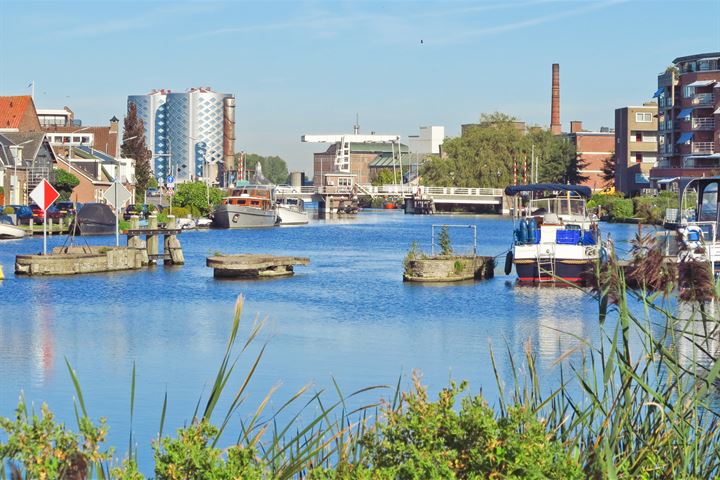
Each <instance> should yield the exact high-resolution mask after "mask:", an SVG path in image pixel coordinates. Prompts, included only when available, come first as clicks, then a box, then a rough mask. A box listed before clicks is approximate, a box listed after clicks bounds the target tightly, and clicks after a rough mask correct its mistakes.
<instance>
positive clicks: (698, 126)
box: [691, 117, 715, 130]
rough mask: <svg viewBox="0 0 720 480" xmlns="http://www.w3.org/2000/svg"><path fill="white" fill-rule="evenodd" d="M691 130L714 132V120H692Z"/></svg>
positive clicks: (707, 118)
mask: <svg viewBox="0 0 720 480" xmlns="http://www.w3.org/2000/svg"><path fill="white" fill-rule="evenodd" d="M691 128H692V129H693V130H715V119H714V118H713V117H702V118H693V119H692V127H691Z"/></svg>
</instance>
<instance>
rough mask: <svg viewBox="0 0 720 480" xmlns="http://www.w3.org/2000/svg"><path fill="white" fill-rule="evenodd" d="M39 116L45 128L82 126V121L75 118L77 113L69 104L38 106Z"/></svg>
mask: <svg viewBox="0 0 720 480" xmlns="http://www.w3.org/2000/svg"><path fill="white" fill-rule="evenodd" d="M37 116H38V120H39V121H40V125H41V126H42V127H43V128H46V127H55V126H57V127H72V126H75V127H80V126H82V122H81V121H79V120H75V113H74V112H73V111H72V110H70V109H69V108H68V107H67V106H65V107H63V108H38V109H37Z"/></svg>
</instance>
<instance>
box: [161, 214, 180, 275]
mask: <svg viewBox="0 0 720 480" xmlns="http://www.w3.org/2000/svg"><path fill="white" fill-rule="evenodd" d="M166 228H168V229H171V230H174V229H176V228H177V220H176V219H175V216H174V215H168V221H167V225H166ZM164 243H165V245H164V247H165V264H166V265H171V264H172V265H183V264H184V263H185V257H184V256H183V252H182V247H181V246H180V241H179V240H178V239H177V235H176V234H174V233H172V234H168V235H165V242H164Z"/></svg>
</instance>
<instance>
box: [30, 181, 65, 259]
mask: <svg viewBox="0 0 720 480" xmlns="http://www.w3.org/2000/svg"><path fill="white" fill-rule="evenodd" d="M59 196H60V194H59V193H58V192H57V190H55V189H54V188H53V186H52V185H50V182H48V181H47V180H46V179H44V178H43V179H42V180H41V181H40V183H38V184H37V186H36V187H35V188H33V191H32V192H30V198H31V199H32V200H33V202H35V203H36V204H37V206H38V207H40V208H41V209H42V211H43V255H47V209H48V207H50V205H52V204H53V202H54V201H55V200H57V199H58V197H59Z"/></svg>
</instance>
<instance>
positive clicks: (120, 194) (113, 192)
mask: <svg viewBox="0 0 720 480" xmlns="http://www.w3.org/2000/svg"><path fill="white" fill-rule="evenodd" d="M103 197H104V198H105V200H107V202H108V203H109V204H110V205H112V206H113V207H115V246H116V247H119V246H120V209H121V208H122V207H123V205H125V202H127V201H128V200H130V199H131V198H132V194H131V193H130V192H129V191H128V189H127V188H125V187H124V186H123V184H122V183H120V182H118V181H117V180H115V181H114V182H113V184H112V185H110V188H108V189H107V190H105V193H104V194H103Z"/></svg>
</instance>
